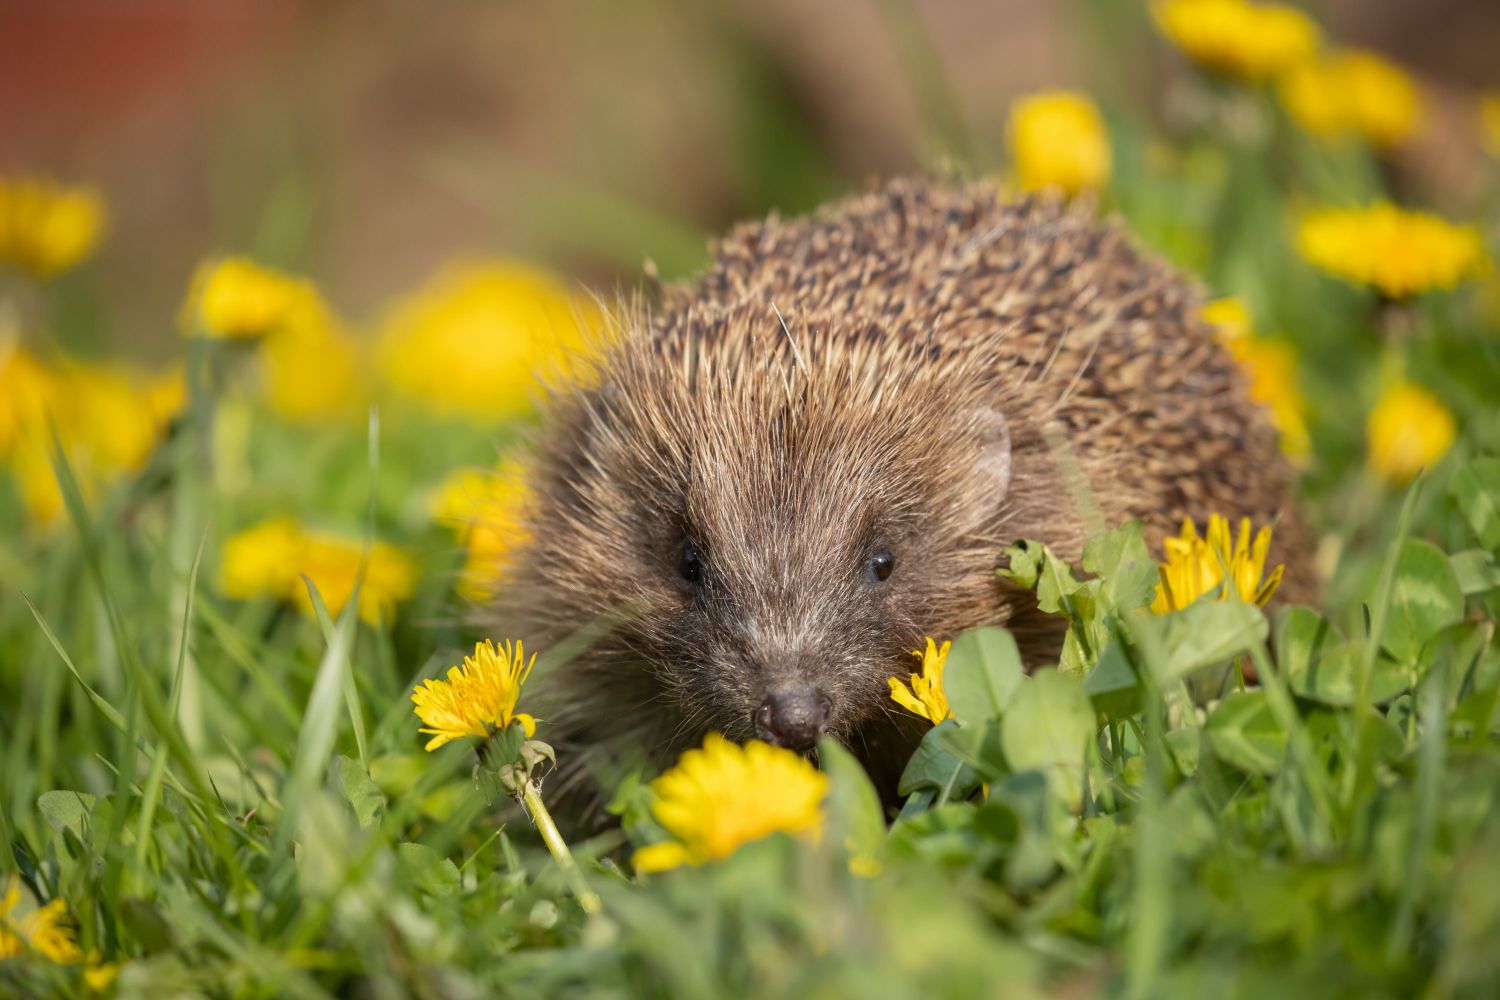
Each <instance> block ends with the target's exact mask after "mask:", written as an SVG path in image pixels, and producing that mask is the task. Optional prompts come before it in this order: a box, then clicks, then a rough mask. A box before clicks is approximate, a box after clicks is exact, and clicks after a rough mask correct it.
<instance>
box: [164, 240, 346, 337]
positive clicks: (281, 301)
mask: <svg viewBox="0 0 1500 1000" xmlns="http://www.w3.org/2000/svg"><path fill="white" fill-rule="evenodd" d="M319 307H320V301H319V299H318V294H317V291H316V290H315V289H314V288H313V287H312V285H311V284H309V283H308V282H307V281H304V280H303V279H301V278H295V277H292V276H291V275H289V274H283V273H282V272H280V271H277V270H274V269H272V268H269V267H265V266H263V265H261V264H257V263H256V262H255V261H253V260H250V259H249V258H246V257H229V258H226V259H224V260H214V261H208V262H206V263H204V264H201V265H199V267H198V270H197V271H196V272H195V273H194V275H193V280H192V283H191V284H190V286H189V288H188V294H187V300H186V301H185V302H184V303H183V308H182V328H183V332H184V333H186V334H188V335H189V336H203V337H214V338H223V339H246V338H253V337H261V336H264V335H266V334H268V333H271V332H272V331H274V330H277V329H279V328H281V327H282V326H285V325H286V324H288V323H290V322H292V321H293V320H294V319H295V318H296V317H297V316H298V314H299V313H301V312H302V311H304V310H310V309H317V308H319Z"/></svg>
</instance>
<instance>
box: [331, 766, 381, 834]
mask: <svg viewBox="0 0 1500 1000" xmlns="http://www.w3.org/2000/svg"><path fill="white" fill-rule="evenodd" d="M338 778H339V788H340V790H342V791H343V793H344V799H345V800H346V801H348V803H349V805H351V806H353V807H354V817H355V819H357V820H358V821H359V828H360V829H361V830H368V829H370V827H372V826H374V825H375V824H376V823H377V822H379V821H380V814H381V813H382V812H383V811H384V810H385V796H384V795H382V794H380V789H379V788H378V787H376V785H375V782H374V781H373V780H372V779H371V778H370V775H369V774H368V773H367V772H366V771H365V769H364V768H363V767H361V766H360V765H359V761H357V760H351V759H350V758H348V757H345V756H343V755H342V754H341V755H340V756H339V758H338Z"/></svg>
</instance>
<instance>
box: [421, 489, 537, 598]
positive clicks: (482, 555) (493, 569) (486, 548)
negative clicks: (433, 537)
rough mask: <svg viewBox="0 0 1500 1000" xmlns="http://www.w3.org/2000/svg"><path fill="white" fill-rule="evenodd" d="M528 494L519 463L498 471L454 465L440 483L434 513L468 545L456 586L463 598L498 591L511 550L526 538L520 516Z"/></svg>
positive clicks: (483, 596)
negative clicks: (459, 467) (458, 467)
mask: <svg viewBox="0 0 1500 1000" xmlns="http://www.w3.org/2000/svg"><path fill="white" fill-rule="evenodd" d="M528 496H529V490H528V489H527V486H526V479H525V473H524V470H523V469H522V467H521V466H520V465H519V464H517V463H515V462H506V463H504V464H503V465H502V466H501V467H500V468H498V469H476V468H461V469H455V470H454V471H453V472H451V473H449V475H448V476H447V478H445V479H444V480H443V482H442V484H441V485H440V486H439V487H438V490H437V493H436V495H435V497H434V499H433V504H432V517H433V519H434V520H436V521H440V522H442V523H444V524H446V525H448V526H449V527H451V528H452V529H453V532H454V534H455V535H456V536H457V538H458V540H459V541H460V542H462V543H463V545H464V550H465V551H464V565H463V568H462V569H461V570H459V575H458V586H457V590H458V594H459V596H461V597H463V598H464V599H465V600H469V601H475V602H480V601H484V600H488V599H489V598H491V597H493V596H494V595H495V589H496V585H497V584H498V583H499V582H500V580H501V579H502V578H503V577H504V576H505V573H506V571H507V570H508V569H509V568H510V565H511V556H512V554H513V553H514V551H515V550H516V548H517V546H519V545H522V544H524V543H525V541H526V539H527V537H528V536H527V533H526V529H525V527H524V525H523V523H522V520H521V515H522V511H523V508H524V506H525V503H526V498H527V497H528Z"/></svg>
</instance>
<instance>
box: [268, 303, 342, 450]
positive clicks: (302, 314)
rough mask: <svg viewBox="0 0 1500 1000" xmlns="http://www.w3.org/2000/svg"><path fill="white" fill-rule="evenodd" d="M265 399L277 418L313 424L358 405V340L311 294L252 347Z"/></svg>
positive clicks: (340, 416)
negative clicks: (258, 366) (258, 364)
mask: <svg viewBox="0 0 1500 1000" xmlns="http://www.w3.org/2000/svg"><path fill="white" fill-rule="evenodd" d="M256 357H257V359H258V360H259V362H260V372H261V380H262V382H263V384H264V389H265V394H266V403H267V405H268V406H270V408H271V411H272V412H273V413H275V414H276V415H277V416H279V417H281V418H282V419H283V420H287V421H289V422H291V423H299V424H316V423H324V422H328V421H332V420H338V419H341V418H345V417H349V416H352V415H354V414H355V413H357V412H358V411H359V407H360V403H361V401H362V399H361V397H362V395H363V385H364V379H363V372H362V371H361V367H362V359H361V357H360V347H359V342H358V341H357V340H355V338H354V337H353V336H351V335H350V334H349V332H348V331H347V330H345V329H344V328H343V326H342V324H340V322H339V320H338V317H336V316H335V315H334V314H333V311H332V310H331V309H329V308H328V307H327V305H325V304H324V303H323V301H322V300H321V299H319V298H318V297H317V296H312V297H310V298H309V300H308V301H307V302H306V303H305V304H304V305H303V307H302V308H300V309H297V310H294V311H292V312H291V313H290V314H288V316H287V317H286V319H285V321H284V322H283V323H281V325H280V326H278V327H276V328H275V329H272V330H271V331H270V332H268V333H267V335H266V336H265V337H264V338H263V339H262V340H261V342H260V344H259V346H258V347H257V349H256Z"/></svg>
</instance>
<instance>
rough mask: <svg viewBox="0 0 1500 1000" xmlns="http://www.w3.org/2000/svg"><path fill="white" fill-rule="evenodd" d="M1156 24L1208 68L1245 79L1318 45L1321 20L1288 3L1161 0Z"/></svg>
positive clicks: (1155, 7) (1269, 72)
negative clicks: (1317, 22) (1316, 19)
mask: <svg viewBox="0 0 1500 1000" xmlns="http://www.w3.org/2000/svg"><path fill="white" fill-rule="evenodd" d="M1151 13H1152V15H1153V16H1154V17H1155V19H1156V23H1157V26H1158V27H1159V28H1161V31H1162V33H1163V34H1164V35H1166V36H1167V37H1168V38H1169V39H1171V40H1172V41H1173V42H1174V43H1175V44H1176V45H1177V47H1178V48H1180V49H1182V51H1183V52H1185V53H1187V55H1188V56H1189V58H1191V59H1192V60H1193V61H1194V62H1196V63H1198V64H1199V65H1200V66H1202V67H1204V68H1205V69H1208V70H1212V71H1214V72H1216V73H1222V74H1224V75H1226V76H1232V77H1237V78H1239V79H1243V80H1250V81H1259V80H1265V79H1267V78H1268V77H1271V76H1274V75H1276V74H1277V73H1279V72H1281V71H1282V70H1284V69H1287V68H1288V67H1290V66H1292V65H1294V64H1295V63H1297V62H1299V61H1301V60H1303V59H1306V58H1307V57H1308V56H1310V55H1312V54H1313V52H1314V51H1316V50H1317V47H1318V42H1319V40H1320V39H1321V32H1320V31H1319V30H1318V26H1317V24H1316V23H1315V22H1314V21H1313V20H1312V18H1310V17H1308V16H1307V15H1306V14H1304V13H1303V12H1302V11H1300V10H1298V9H1297V8H1296V7H1292V6H1289V5H1287V4H1279V3H1266V4H1255V3H1248V2H1246V0H1159V2H1157V3H1154V4H1152V6H1151Z"/></svg>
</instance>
